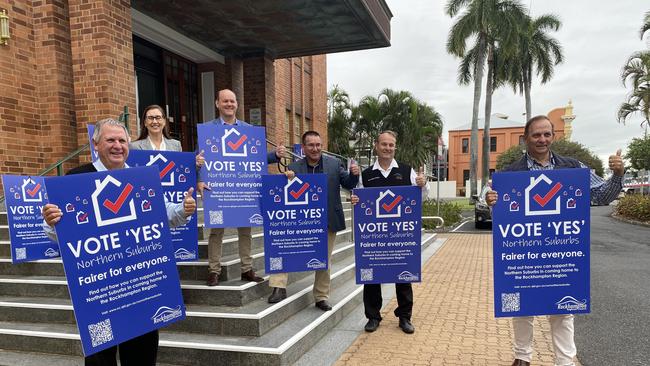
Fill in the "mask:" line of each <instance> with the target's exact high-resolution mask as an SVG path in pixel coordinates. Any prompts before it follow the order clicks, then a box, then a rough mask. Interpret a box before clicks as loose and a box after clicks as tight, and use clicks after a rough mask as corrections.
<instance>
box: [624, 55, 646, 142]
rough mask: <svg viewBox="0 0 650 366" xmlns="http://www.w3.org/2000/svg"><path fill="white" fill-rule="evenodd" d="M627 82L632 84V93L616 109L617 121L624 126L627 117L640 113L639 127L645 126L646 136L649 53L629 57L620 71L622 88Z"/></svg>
mask: <svg viewBox="0 0 650 366" xmlns="http://www.w3.org/2000/svg"><path fill="white" fill-rule="evenodd" d="M628 80H629V81H630V82H631V83H632V92H631V93H630V94H629V95H628V96H627V101H626V102H624V103H623V104H621V106H620V107H619V109H618V115H617V117H618V121H619V123H623V124H625V121H626V120H627V118H628V117H629V116H631V115H633V114H635V113H641V115H642V116H643V120H642V121H641V127H643V126H644V125H645V134H646V135H647V132H648V124H650V51H640V52H636V53H634V54H632V56H630V58H629V59H628V60H627V62H626V63H625V66H623V69H622V70H621V81H622V82H623V85H624V86H625V85H626V83H627V81H628Z"/></svg>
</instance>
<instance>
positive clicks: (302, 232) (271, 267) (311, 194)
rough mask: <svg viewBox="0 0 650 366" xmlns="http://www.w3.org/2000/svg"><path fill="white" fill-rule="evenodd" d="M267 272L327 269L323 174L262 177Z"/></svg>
mask: <svg viewBox="0 0 650 366" xmlns="http://www.w3.org/2000/svg"><path fill="white" fill-rule="evenodd" d="M262 182H263V184H262V192H263V193H262V215H263V216H264V260H265V263H266V272H267V273H277V272H301V271H314V270H322V269H327V267H328V265H329V264H328V263H327V175H325V174H300V175H297V176H296V177H294V178H293V179H292V180H288V179H287V177H286V176H284V175H264V176H263V177H262Z"/></svg>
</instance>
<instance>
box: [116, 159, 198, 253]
mask: <svg viewBox="0 0 650 366" xmlns="http://www.w3.org/2000/svg"><path fill="white" fill-rule="evenodd" d="M127 163H128V164H129V166H132V167H135V166H157V167H158V169H159V170H160V173H159V176H160V184H161V185H162V190H163V194H164V195H165V198H167V200H168V201H169V202H173V203H181V202H183V200H184V199H185V193H186V192H187V190H188V189H190V187H196V160H195V157H194V153H189V152H177V151H150V150H131V152H129V158H128V160H127ZM192 195H193V197H194V199H196V192H195V193H193V194H192ZM188 220H189V221H188V223H187V224H186V225H183V226H178V227H174V228H171V236H172V243H173V244H174V258H176V261H177V262H181V261H195V260H197V259H198V258H199V242H198V240H199V231H198V227H197V213H196V212H194V214H193V215H192V216H190V217H189V219H188Z"/></svg>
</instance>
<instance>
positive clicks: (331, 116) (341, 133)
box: [327, 85, 353, 156]
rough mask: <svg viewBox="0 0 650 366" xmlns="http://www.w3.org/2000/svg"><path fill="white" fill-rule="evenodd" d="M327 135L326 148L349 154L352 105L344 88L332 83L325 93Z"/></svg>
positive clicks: (341, 153) (340, 153) (350, 152)
mask: <svg viewBox="0 0 650 366" xmlns="http://www.w3.org/2000/svg"><path fill="white" fill-rule="evenodd" d="M327 106H328V114H327V136H328V140H329V143H328V150H329V151H331V152H333V153H335V154H339V155H343V156H350V155H351V154H352V152H353V151H352V149H351V148H350V137H351V136H352V120H353V107H352V104H351V102H350V97H349V96H348V93H346V92H345V90H343V89H341V88H339V86H338V85H334V86H333V87H332V89H330V91H329V93H327Z"/></svg>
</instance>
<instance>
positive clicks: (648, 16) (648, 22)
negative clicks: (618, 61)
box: [639, 11, 650, 39]
mask: <svg viewBox="0 0 650 366" xmlns="http://www.w3.org/2000/svg"><path fill="white" fill-rule="evenodd" d="M647 31H650V11H648V12H647V13H645V17H643V25H642V26H641V29H640V30H639V36H641V39H643V35H644V34H645V32H647Z"/></svg>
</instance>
